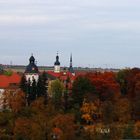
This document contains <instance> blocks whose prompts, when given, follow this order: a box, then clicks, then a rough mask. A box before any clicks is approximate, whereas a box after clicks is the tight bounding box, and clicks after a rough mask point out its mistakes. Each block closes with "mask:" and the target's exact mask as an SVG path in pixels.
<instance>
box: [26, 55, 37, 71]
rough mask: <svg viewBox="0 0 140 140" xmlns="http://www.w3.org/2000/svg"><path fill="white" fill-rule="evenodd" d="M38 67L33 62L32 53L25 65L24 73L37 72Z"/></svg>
mask: <svg viewBox="0 0 140 140" xmlns="http://www.w3.org/2000/svg"><path fill="white" fill-rule="evenodd" d="M38 72H39V71H38V67H37V66H36V64H35V58H34V56H33V55H32V56H31V57H30V59H29V65H28V66H27V67H26V70H25V73H38Z"/></svg>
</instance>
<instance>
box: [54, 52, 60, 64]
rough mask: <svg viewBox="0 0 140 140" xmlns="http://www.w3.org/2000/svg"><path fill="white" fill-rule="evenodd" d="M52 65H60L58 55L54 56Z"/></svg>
mask: <svg viewBox="0 0 140 140" xmlns="http://www.w3.org/2000/svg"><path fill="white" fill-rule="evenodd" d="M54 65H55V66H59V65H60V62H59V56H58V55H57V56H56V61H55V63H54Z"/></svg>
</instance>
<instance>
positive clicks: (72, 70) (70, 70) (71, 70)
mask: <svg viewBox="0 0 140 140" xmlns="http://www.w3.org/2000/svg"><path fill="white" fill-rule="evenodd" d="M69 72H71V73H72V74H74V69H73V65H72V53H71V55H70V67H69Z"/></svg>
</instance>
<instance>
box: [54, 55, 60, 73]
mask: <svg viewBox="0 0 140 140" xmlns="http://www.w3.org/2000/svg"><path fill="white" fill-rule="evenodd" d="M54 72H55V73H60V62H59V56H58V53H57V56H56V61H55V62H54Z"/></svg>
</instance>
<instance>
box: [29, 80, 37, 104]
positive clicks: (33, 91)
mask: <svg viewBox="0 0 140 140" xmlns="http://www.w3.org/2000/svg"><path fill="white" fill-rule="evenodd" d="M30 95H31V96H30V97H31V101H34V100H35V99H36V97H37V83H36V81H35V79H33V82H32V85H31V94H30Z"/></svg>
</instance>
